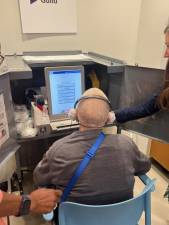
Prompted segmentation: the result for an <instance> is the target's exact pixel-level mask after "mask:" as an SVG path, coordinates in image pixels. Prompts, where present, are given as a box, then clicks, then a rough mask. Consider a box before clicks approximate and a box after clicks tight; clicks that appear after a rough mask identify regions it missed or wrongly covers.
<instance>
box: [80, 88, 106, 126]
mask: <svg viewBox="0 0 169 225" xmlns="http://www.w3.org/2000/svg"><path fill="white" fill-rule="evenodd" d="M82 97H102V98H104V99H107V97H106V95H105V94H104V93H103V92H102V91H101V90H100V89H98V88H90V89H88V90H87V91H85V92H84V94H83V96H82ZM107 100H108V99H107ZM109 111H110V106H109V105H108V103H107V102H105V101H103V100H101V99H95V98H89V99H82V100H81V101H80V102H79V104H78V106H77V118H78V121H79V123H80V124H81V125H84V126H86V127H91V128H98V127H103V126H104V125H105V123H106V122H107V120H108V115H109Z"/></svg>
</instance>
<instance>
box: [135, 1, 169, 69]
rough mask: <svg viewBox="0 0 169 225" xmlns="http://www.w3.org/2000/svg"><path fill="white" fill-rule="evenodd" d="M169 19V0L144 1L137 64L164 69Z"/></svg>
mask: <svg viewBox="0 0 169 225" xmlns="http://www.w3.org/2000/svg"><path fill="white" fill-rule="evenodd" d="M168 18H169V0H142V6H141V14H140V25H139V33H138V42H137V50H136V62H137V63H138V64H139V65H143V66H148V67H156V68H160V67H164V66H165V64H166V61H165V60H164V58H163V54H164V49H165V45H164V33H163V31H164V28H165V26H166V25H167V21H168Z"/></svg>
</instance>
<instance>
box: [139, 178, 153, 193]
mask: <svg viewBox="0 0 169 225" xmlns="http://www.w3.org/2000/svg"><path fill="white" fill-rule="evenodd" d="M138 177H139V178H140V180H141V181H142V182H143V183H144V184H145V185H150V184H152V188H151V191H155V185H154V183H155V180H156V179H153V180H152V179H150V178H149V177H148V176H147V175H146V174H144V175H140V176H138Z"/></svg>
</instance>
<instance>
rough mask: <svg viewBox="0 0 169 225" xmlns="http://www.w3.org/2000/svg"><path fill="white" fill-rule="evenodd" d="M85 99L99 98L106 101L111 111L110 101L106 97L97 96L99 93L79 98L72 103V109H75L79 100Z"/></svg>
mask: <svg viewBox="0 0 169 225" xmlns="http://www.w3.org/2000/svg"><path fill="white" fill-rule="evenodd" d="M86 99H99V100H102V101H104V102H106V103H107V104H108V105H109V108H110V111H112V106H111V103H110V101H109V100H108V99H106V98H104V97H101V96H99V95H98V96H97V95H95V96H83V97H81V98H79V99H78V100H77V101H76V102H75V104H74V109H76V106H77V104H78V103H79V102H80V101H82V100H86Z"/></svg>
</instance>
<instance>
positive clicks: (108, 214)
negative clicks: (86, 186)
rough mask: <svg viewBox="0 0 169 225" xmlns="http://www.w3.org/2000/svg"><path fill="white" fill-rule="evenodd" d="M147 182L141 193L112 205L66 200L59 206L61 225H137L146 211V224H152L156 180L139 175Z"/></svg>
mask: <svg viewBox="0 0 169 225" xmlns="http://www.w3.org/2000/svg"><path fill="white" fill-rule="evenodd" d="M139 178H140V179H141V180H142V181H143V183H144V184H145V188H144V190H143V191H142V193H141V194H139V195H138V196H137V197H134V198H132V199H130V200H127V201H124V202H120V203H116V204H110V205H83V204H78V203H73V202H64V203H62V204H60V206H59V225H137V224H138V222H139V220H140V217H141V215H142V213H143V212H145V225H151V192H152V191H154V182H155V181H154V180H151V179H149V177H147V176H146V175H143V176H140V177H139Z"/></svg>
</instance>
